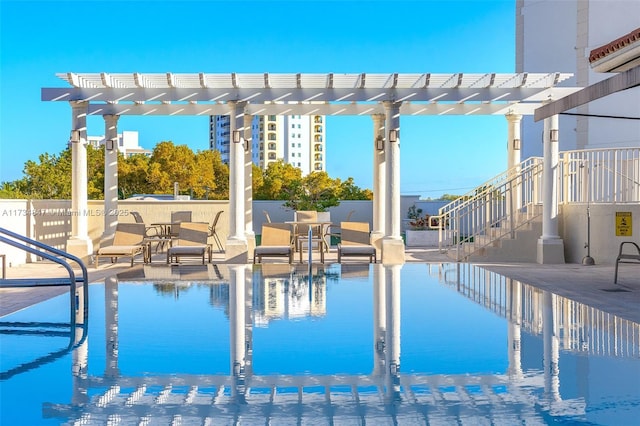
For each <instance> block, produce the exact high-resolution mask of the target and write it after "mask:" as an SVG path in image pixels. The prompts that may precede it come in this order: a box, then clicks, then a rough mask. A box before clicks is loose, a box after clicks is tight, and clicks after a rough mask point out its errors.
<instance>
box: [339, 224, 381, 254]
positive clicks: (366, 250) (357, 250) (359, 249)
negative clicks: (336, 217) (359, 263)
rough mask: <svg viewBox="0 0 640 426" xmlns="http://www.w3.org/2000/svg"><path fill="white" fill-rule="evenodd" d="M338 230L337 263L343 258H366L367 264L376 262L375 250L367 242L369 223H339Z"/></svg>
mask: <svg viewBox="0 0 640 426" xmlns="http://www.w3.org/2000/svg"><path fill="white" fill-rule="evenodd" d="M340 229H341V231H342V232H341V236H340V243H339V244H338V263H340V262H342V258H343V257H345V256H353V257H355V256H359V257H368V258H369V263H376V262H377V254H376V248H375V247H374V246H373V245H371V243H370V241H369V237H370V235H369V222H340Z"/></svg>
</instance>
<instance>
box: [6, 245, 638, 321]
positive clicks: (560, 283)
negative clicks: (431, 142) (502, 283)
mask: <svg viewBox="0 0 640 426" xmlns="http://www.w3.org/2000/svg"><path fill="white" fill-rule="evenodd" d="M405 258H406V262H407V263H413V262H420V263H453V262H452V260H451V259H449V258H448V257H447V256H446V255H445V254H442V253H440V252H439V251H438V250H437V249H421V248H407V249H406V251H405ZM296 260H297V259H296ZM314 260H318V255H317V254H315V257H314ZM165 261H166V256H165V255H164V254H163V253H158V254H154V255H153V263H154V264H163V263H164V262H165ZM273 261H278V262H281V260H280V259H277V260H276V259H273V260H272V259H265V262H273ZM336 261H337V260H336V251H335V249H332V250H331V251H330V252H329V253H328V254H327V255H326V256H325V263H334V262H336ZM187 262H189V260H187ZM355 262H358V261H357V260H356V259H351V258H350V259H348V260H347V261H346V262H345V263H355ZM213 263H219V264H222V263H225V261H224V254H222V253H214V256H213ZM476 265H478V266H482V267H484V268H486V269H487V270H490V271H493V272H496V273H499V274H501V275H504V276H506V277H509V278H512V279H514V280H518V281H520V282H523V283H525V284H529V285H532V286H535V287H538V288H540V289H542V290H548V291H551V292H553V293H555V294H557V295H559V296H563V297H566V298H569V299H572V300H575V301H577V302H580V303H583V304H585V305H588V306H591V307H594V308H597V309H600V310H602V311H604V312H608V313H610V314H614V315H617V316H619V317H621V318H624V319H628V320H630V321H633V322H636V323H640V267H639V266H638V265H633V264H622V265H620V268H619V274H618V284H617V285H616V284H614V283H613V275H614V265H612V264H610V265H599V264H597V260H596V265H593V266H583V265H581V264H575V263H574V264H569V263H567V264H560V265H539V264H536V263H476ZM92 266H93V265H91V267H88V272H89V281H90V282H100V281H102V280H103V279H104V278H105V277H109V276H113V275H115V274H118V273H121V272H125V271H127V270H129V269H130V263H129V261H128V260H127V259H121V260H120V261H118V262H117V263H115V264H109V263H107V262H106V261H102V262H101V265H100V267H99V268H98V269H95V268H93V267H92ZM64 276H65V270H64V269H63V268H62V267H60V266H59V265H57V264H52V263H48V262H37V263H29V264H24V265H19V266H16V267H12V268H7V278H31V277H64ZM67 291H68V289H67V288H66V287H43V288H33V287H29V288H3V289H0V317H2V316H5V315H8V314H10V313H12V312H16V311H19V310H21V309H24V308H26V307H28V306H30V305H33V304H35V303H38V302H41V301H43V300H46V299H49V298H51V297H54V296H57V295H60V294H64V293H66V292H67Z"/></svg>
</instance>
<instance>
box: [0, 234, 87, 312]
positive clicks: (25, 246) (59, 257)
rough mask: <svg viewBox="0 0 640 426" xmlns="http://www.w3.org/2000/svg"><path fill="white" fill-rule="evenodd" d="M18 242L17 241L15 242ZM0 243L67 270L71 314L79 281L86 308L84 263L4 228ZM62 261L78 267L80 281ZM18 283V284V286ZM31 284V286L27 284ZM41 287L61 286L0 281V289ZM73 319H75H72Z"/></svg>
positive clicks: (36, 282) (74, 308) (22, 281)
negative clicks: (70, 262) (82, 289)
mask: <svg viewBox="0 0 640 426" xmlns="http://www.w3.org/2000/svg"><path fill="white" fill-rule="evenodd" d="M1 234H4V235H7V236H9V237H11V238H13V239H10V238H7V237H5V236H3V235H1ZM15 240H18V241H15ZM0 241H2V242H3V243H5V244H8V245H10V246H13V247H16V248H19V249H21V250H24V251H26V252H29V253H31V254H35V255H37V256H40V257H42V258H44V259H47V260H50V261H52V262H55V263H57V264H59V265H61V266H62V267H63V268H65V269H66V270H67V272H68V273H69V286H70V294H71V302H70V304H71V312H72V313H74V312H75V311H76V309H77V302H76V297H75V295H76V290H77V285H76V283H78V282H79V281H80V280H81V281H82V285H83V288H84V292H83V293H84V294H83V301H84V303H85V306H88V303H89V291H88V290H89V274H88V272H87V267H86V266H85V264H84V262H83V261H82V260H81V259H80V258H78V257H76V256H74V255H72V254H69V253H67V252H65V251H62V250H58V249H56V248H54V247H51V246H48V245H46V244H43V243H41V242H40V241H36V240H33V239H31V238H28V237H25V236H24V235H20V234H17V233H15V232H12V231H9V230H8V229H5V228H0ZM31 246H35V247H38V248H40V249H41V250H38V249H36V248H34V247H31ZM64 259H68V260H71V261H73V262H75V263H77V264H78V266H79V267H80V270H81V272H82V278H80V279H76V274H75V272H74V271H73V269H72V268H71V265H69V262H68V261H66V260H64ZM18 283H20V284H18ZM29 283H31V284H29ZM42 285H62V284H61V283H60V282H57V283H54V284H47V282H46V281H42V280H40V281H39V280H38V279H28V280H10V279H0V287H37V286H42ZM74 318H75V317H74Z"/></svg>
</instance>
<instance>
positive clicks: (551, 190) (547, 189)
mask: <svg viewBox="0 0 640 426" xmlns="http://www.w3.org/2000/svg"><path fill="white" fill-rule="evenodd" d="M542 142H543V144H544V147H543V148H544V157H543V172H542V236H541V237H540V239H539V240H538V256H537V261H538V263H542V264H549V263H564V243H563V241H562V239H561V238H560V236H559V235H558V185H559V179H558V178H559V168H558V159H559V148H558V116H557V115H553V116H551V117H549V118H545V120H544V130H543V137H542Z"/></svg>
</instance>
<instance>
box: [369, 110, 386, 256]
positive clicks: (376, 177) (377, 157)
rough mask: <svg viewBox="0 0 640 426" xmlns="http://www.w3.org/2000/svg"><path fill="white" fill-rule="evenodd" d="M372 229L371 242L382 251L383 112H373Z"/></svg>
mask: <svg viewBox="0 0 640 426" xmlns="http://www.w3.org/2000/svg"><path fill="white" fill-rule="evenodd" d="M371 118H372V119H373V229H372V230H371V244H373V245H374V246H375V247H376V250H378V252H380V251H382V238H383V237H384V236H385V232H384V229H385V211H384V206H385V204H384V200H385V198H386V197H385V189H386V165H385V155H384V140H385V137H384V114H373V115H372V116H371Z"/></svg>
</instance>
